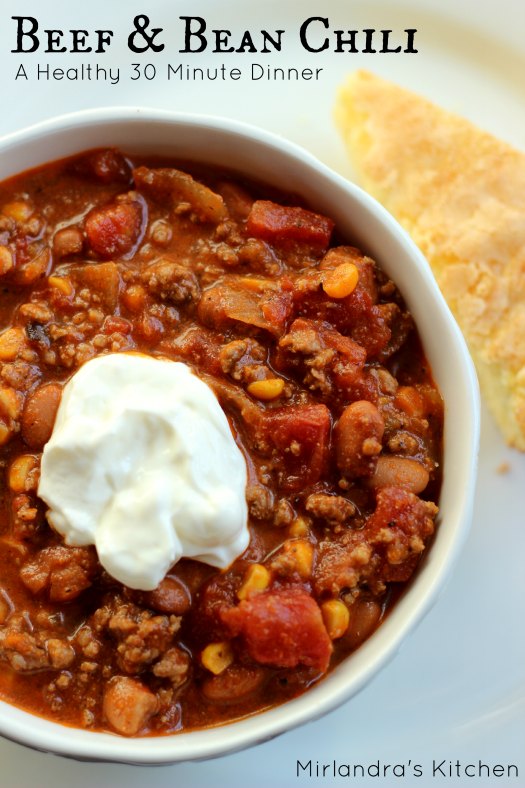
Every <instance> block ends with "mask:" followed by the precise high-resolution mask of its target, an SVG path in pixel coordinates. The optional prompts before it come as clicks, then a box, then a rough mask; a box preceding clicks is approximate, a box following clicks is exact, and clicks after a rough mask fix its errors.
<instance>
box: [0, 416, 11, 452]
mask: <svg viewBox="0 0 525 788" xmlns="http://www.w3.org/2000/svg"><path fill="white" fill-rule="evenodd" d="M11 435H12V431H11V430H10V429H9V427H8V426H7V424H6V423H5V421H0V446H3V445H4V443H7V441H8V440H9V438H10V437H11Z"/></svg>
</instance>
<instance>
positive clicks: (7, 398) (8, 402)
mask: <svg viewBox="0 0 525 788" xmlns="http://www.w3.org/2000/svg"><path fill="white" fill-rule="evenodd" d="M22 404H23V399H22V395H21V394H19V393H18V392H17V391H15V390H14V389H11V388H8V387H7V386H1V387H0V413H1V414H2V415H4V416H7V417H8V418H10V419H13V421H14V420H15V419H17V418H18V417H19V416H20V413H21V411H22Z"/></svg>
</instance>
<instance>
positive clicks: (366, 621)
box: [343, 599, 381, 649]
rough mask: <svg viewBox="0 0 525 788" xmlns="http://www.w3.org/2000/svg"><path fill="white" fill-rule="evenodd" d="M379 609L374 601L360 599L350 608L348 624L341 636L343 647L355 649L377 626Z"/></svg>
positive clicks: (379, 614)
mask: <svg viewBox="0 0 525 788" xmlns="http://www.w3.org/2000/svg"><path fill="white" fill-rule="evenodd" d="M380 618H381V607H380V605H379V604H378V603H377V602H376V601H375V600H374V599H362V600H358V601H357V602H355V603H354V604H353V605H352V606H351V607H350V623H349V625H348V629H347V631H346V634H345V635H344V636H343V639H344V643H345V646H347V647H349V648H351V649H355V648H357V647H358V646H360V645H361V643H362V642H363V641H364V640H366V639H367V637H369V636H370V635H371V634H372V632H373V631H374V629H375V628H376V627H377V625H378V624H379V620H380Z"/></svg>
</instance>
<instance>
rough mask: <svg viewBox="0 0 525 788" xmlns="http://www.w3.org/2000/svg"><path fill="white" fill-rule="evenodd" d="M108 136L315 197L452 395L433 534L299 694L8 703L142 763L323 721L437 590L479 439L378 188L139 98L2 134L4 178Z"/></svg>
mask: <svg viewBox="0 0 525 788" xmlns="http://www.w3.org/2000/svg"><path fill="white" fill-rule="evenodd" d="M104 146H112V147H113V146H117V147H119V148H121V149H123V150H124V151H128V152H130V153H149V154H152V153H154V154H156V155H166V156H172V157H174V158H180V159H188V160H193V161H198V162H204V163H209V164H213V165H220V166H221V167H227V168H232V169H234V170H237V171H238V172H240V173H245V174H246V175H247V176H249V177H250V178H253V179H256V180H260V181H264V182H267V183H269V184H271V185H273V186H275V187H278V188H280V189H282V190H284V191H287V192H295V193H297V194H300V195H301V197H302V198H303V199H305V200H306V201H307V203H308V204H309V205H310V207H312V208H313V209H317V210H319V211H321V212H322V213H325V214H327V215H328V216H331V217H332V218H333V219H335V221H336V224H337V230H338V233H339V235H340V236H341V237H342V238H343V239H345V238H347V239H349V240H350V239H351V240H352V241H353V242H354V243H355V244H356V245H358V246H360V247H361V248H363V249H364V250H365V251H366V252H368V253H369V254H370V255H371V256H372V257H374V258H375V259H376V260H377V261H378V262H379V263H380V264H381V266H382V267H383V269H384V270H385V271H386V273H387V274H388V275H389V276H391V277H392V279H393V280H394V281H395V282H396V284H397V285H398V287H399V289H400V290H401V293H402V294H403V296H404V298H405V300H406V303H407V305H408V307H409V309H410V311H411V312H412V314H413V316H414V318H415V321H416V324H417V326H418V329H419V333H420V336H421V339H422V342H423V345H424V348H425V352H426V355H427V358H428V360H429V362H430V365H431V367H432V371H433V375H434V378H435V381H436V382H437V384H438V386H439V388H440V390H441V393H442V395H443V397H444V400H445V405H446V409H445V441H444V445H445V456H444V478H443V486H442V492H441V501H440V515H439V528H438V530H437V535H436V538H435V541H434V544H433V545H432V548H431V549H430V550H429V552H428V554H427V555H426V557H425V559H424V561H423V563H422V565H421V567H420V570H419V572H418V574H417V577H416V578H415V580H414V582H413V583H412V584H411V585H410V587H409V589H408V591H407V592H406V593H405V594H404V595H403V596H402V598H401V599H400V600H399V602H398V603H397V605H396V606H395V607H394V609H393V610H392V612H391V613H390V614H389V615H388V617H387V619H386V621H385V622H384V623H383V624H382V625H381V626H380V627H379V629H378V630H377V632H376V633H375V634H374V635H372V637H371V638H370V639H369V640H367V641H366V642H365V643H364V644H363V645H362V646H361V647H360V648H359V649H358V650H357V651H356V652H355V653H354V654H352V655H351V656H350V657H348V658H347V659H346V660H345V661H344V662H343V663H342V664H341V665H339V667H337V668H336V669H335V670H334V671H333V672H332V673H331V674H330V675H329V676H328V677H327V678H325V679H324V680H323V681H321V682H320V683H319V684H318V685H316V686H315V687H313V688H311V689H310V690H309V691H308V692H306V693H305V694H304V695H302V696H301V697H299V698H297V699H295V700H292V701H290V702H288V703H285V704H284V705H282V706H279V707H277V708H274V709H272V710H270V711H266V712H263V713H261V714H257V715H255V716H252V717H250V718H247V719H244V720H242V721H239V722H234V723H232V724H229V725H225V726H222V727H219V728H213V729H209V730H202V731H194V732H189V733H182V734H177V735H172V736H164V737H151V738H143V739H125V738H120V737H118V736H113V735H111V734H107V733H94V732H90V731H84V730H77V729H72V728H67V727H63V726H61V725H58V724H55V723H53V722H48V721H47V720H44V719H41V718H39V717H36V716H33V715H31V714H28V713H26V712H24V711H21V710H19V709H17V708H14V707H13V706H10V705H8V704H6V703H2V702H0V734H2V735H4V736H6V737H8V738H10V739H13V740H15V741H18V742H21V743H23V744H26V745H29V746H31V747H34V748H37V749H39V750H44V751H50V752H54V753H59V754H62V755H66V756H70V757H76V758H80V759H92V760H107V761H118V762H124V763H137V764H154V763H172V762H175V761H181V760H191V759H202V758H208V757H214V756H218V755H222V754H225V753H228V752H232V751H235V750H239V749H242V748H243V747H247V746H249V745H251V744H255V743H259V742H262V741H265V740H267V739H270V738H272V737H274V736H276V735H278V734H280V733H282V732H284V731H287V730H289V729H290V728H293V727H294V726H296V725H299V724H301V723H304V722H307V721H309V720H313V719H316V718H317V717H320V716H321V715H323V714H325V713H326V712H327V711H329V710H330V709H333V708H334V707H335V706H337V705H338V704H341V703H343V701H345V700H347V699H348V698H350V697H352V695H355V694H356V693H357V692H358V691H359V690H360V689H361V688H362V687H363V686H364V685H365V684H366V683H367V682H368V681H369V680H370V679H371V678H372V676H373V675H374V674H375V673H376V672H377V671H378V670H379V669H380V668H381V667H382V666H383V665H384V664H385V663H386V662H387V661H388V660H389V659H390V658H391V657H392V656H393V655H394V654H395V652H396V651H397V649H398V647H399V645H400V643H401V641H402V640H403V639H404V638H405V637H406V636H407V634H408V633H409V631H410V630H412V629H413V628H414V626H415V625H416V623H417V622H418V621H420V619H421V618H422V616H423V615H424V614H425V613H426V612H427V611H428V610H429V608H430V607H431V605H432V603H433V602H434V601H435V600H436V598H437V595H438V592H439V591H440V589H441V588H442V587H443V585H444V582H445V580H446V578H447V576H448V574H449V571H450V569H451V567H452V565H453V564H454V562H455V560H456V558H457V556H458V553H459V550H460V548H461V546H462V544H463V542H464V540H465V537H466V534H467V531H468V527H469V523H470V518H471V510H472V502H473V494H474V484H475V473H476V461H477V450H478V437H479V396H478V388H477V381H476V375H475V372H474V368H473V365H472V362H471V360H470V356H469V354H468V351H467V349H466V346H465V343H464V341H463V338H462V336H461V334H460V332H459V329H458V328H457V326H456V324H455V322H454V320H453V318H452V316H451V314H450V312H449V310H448V307H447V306H446V304H445V302H444V300H443V298H442V296H441V295H440V293H439V290H438V288H437V286H436V283H435V281H434V278H433V276H432V274H431V272H430V269H429V266H428V264H427V262H426V260H425V259H424V258H423V256H422V255H421V253H420V252H419V251H418V249H417V248H416V246H415V245H414V244H413V243H412V242H411V240H410V239H409V238H408V236H407V235H406V233H405V232H404V231H403V230H402V229H401V228H400V227H399V225H398V224H397V223H396V222H395V221H394V219H393V218H392V217H391V216H390V215H389V214H388V213H387V212H386V211H385V210H384V209H383V208H382V207H381V206H380V205H379V204H378V203H377V202H375V201H374V200H373V199H372V198H371V197H370V196H369V195H367V194H366V193H365V192H363V191H362V190H361V189H359V188H357V187H356V186H354V185H353V184H352V183H349V182H348V181H346V180H345V179H344V178H342V177H341V176H339V175H337V174H336V173H334V172H332V171H330V170H329V169H328V168H327V167H325V166H324V165H323V164H321V163H320V162H319V161H317V160H316V159H315V158H314V157H313V156H311V155H310V154H309V153H307V152H306V151H304V150H302V149H300V148H298V147H297V146H295V145H293V144H291V143H290V142H287V141H286V140H285V139H281V138H279V137H277V136H274V135H272V134H269V133H267V132H265V131H262V130H260V129H256V128H252V127H250V126H246V125H243V124H240V123H236V122H233V121H230V120H226V119H221V118H211V117H206V116H192V115H182V114H175V113H169V112H162V111H155V110H151V109H138V108H137V109H136V108H116V109H102V110H89V111H86V112H79V113H75V114H72V115H66V116H63V117H59V118H56V119H54V120H51V121H48V122H45V123H41V124H39V125H37V126H32V127H31V128H28V129H25V130H23V131H20V132H17V133H15V134H11V135H9V136H7V137H4V138H2V139H0V180H3V179H4V178H6V177H8V176H10V175H14V174H16V173H18V172H21V171H23V170H27V169H29V168H32V167H35V166H37V165H40V164H44V163H46V162H49V161H53V160H54V159H59V158H62V157H65V156H69V155H72V154H75V153H78V152H80V151H83V150H86V149H89V148H98V147H104Z"/></svg>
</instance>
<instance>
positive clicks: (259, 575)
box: [237, 564, 270, 600]
mask: <svg viewBox="0 0 525 788" xmlns="http://www.w3.org/2000/svg"><path fill="white" fill-rule="evenodd" d="M269 585H270V573H269V571H268V570H267V569H266V567H265V566H263V565H262V564H252V565H251V566H250V568H249V569H248V571H247V572H246V574H245V576H244V582H243V584H242V586H241V587H240V588H239V590H238V591H237V598H238V599H241V600H242V599H246V598H247V597H249V596H251V595H252V594H259V593H260V592H261V591H264V590H265V589H267V588H268V586H269Z"/></svg>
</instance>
